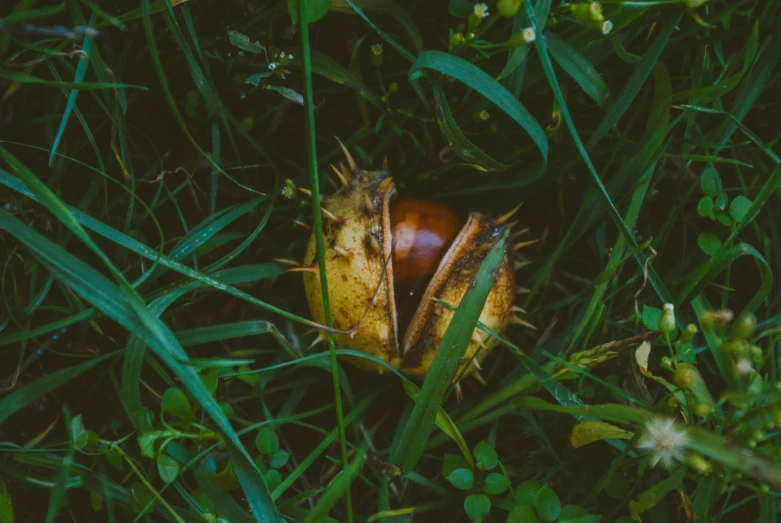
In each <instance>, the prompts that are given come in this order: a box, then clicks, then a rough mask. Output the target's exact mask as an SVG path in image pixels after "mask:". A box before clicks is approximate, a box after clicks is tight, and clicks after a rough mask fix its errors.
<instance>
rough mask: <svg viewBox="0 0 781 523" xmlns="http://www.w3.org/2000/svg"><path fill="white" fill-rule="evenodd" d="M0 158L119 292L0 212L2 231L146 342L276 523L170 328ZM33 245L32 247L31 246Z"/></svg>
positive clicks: (258, 514) (259, 480)
mask: <svg viewBox="0 0 781 523" xmlns="http://www.w3.org/2000/svg"><path fill="white" fill-rule="evenodd" d="M0 156H2V157H3V158H4V159H5V160H6V161H7V162H8V164H9V165H11V166H12V168H13V169H14V170H16V172H17V173H18V174H19V175H20V176H21V177H22V179H23V180H24V182H25V183H26V184H27V185H28V187H30V189H31V190H32V192H33V193H35V195H36V196H37V197H38V198H39V199H40V201H41V203H43V204H44V205H45V206H46V208H47V209H49V211H50V212H52V214H54V215H55V216H56V217H57V218H58V219H59V220H60V221H61V222H62V223H63V225H65V226H66V227H67V228H68V229H69V230H70V231H71V232H73V234H74V235H75V236H76V237H77V238H79V239H80V240H81V241H82V242H83V243H84V244H85V245H86V246H88V247H89V248H90V250H92V251H93V252H94V253H95V254H96V255H97V256H98V258H99V259H100V260H101V261H102V262H103V263H104V264H105V265H106V267H107V268H108V269H109V271H110V272H111V274H112V275H113V276H114V278H116V280H117V282H118V283H119V287H117V286H115V285H113V284H112V283H111V282H110V281H109V280H108V279H107V278H106V277H105V276H102V275H101V274H100V273H98V272H97V271H95V270H94V269H92V268H91V267H89V266H88V265H86V264H85V263H84V262H82V261H81V260H78V259H77V258H75V257H73V256H72V255H70V254H69V253H68V252H66V251H64V250H63V249H62V248H60V247H59V246H57V245H55V244H53V243H51V242H50V241H49V240H46V239H45V238H43V237H42V236H40V235H39V234H38V233H36V232H34V231H32V230H29V229H27V228H26V227H24V226H23V225H22V227H24V229H23V230H20V229H19V225H20V224H21V222H19V221H18V220H17V219H16V218H14V217H13V216H11V215H10V214H8V213H6V212H5V211H3V212H2V213H0V226H3V227H6V228H9V227H13V229H15V231H11V230H10V229H9V232H12V234H14V236H16V237H17V238H18V239H19V240H21V241H23V242H26V244H27V245H28V247H30V248H31V249H32V250H33V252H35V253H36V254H37V255H38V256H40V257H42V258H43V257H44V254H43V252H47V253H48V254H49V257H48V258H46V259H43V260H42V261H43V262H44V264H45V265H46V266H47V268H48V269H49V271H50V272H52V273H53V274H54V275H55V277H59V278H60V279H61V280H63V281H64V282H67V283H66V284H67V285H68V286H69V287H71V288H72V289H73V290H74V291H75V292H76V293H77V294H79V295H80V296H82V297H83V298H84V299H86V300H87V301H89V302H91V303H92V304H93V305H95V306H96V307H97V308H99V309H100V310H101V311H103V313H104V314H106V315H107V316H109V317H111V318H112V319H114V320H115V321H117V322H118V323H120V325H122V326H123V327H125V328H126V329H127V330H129V331H130V332H133V333H135V334H137V335H138V336H139V337H141V338H143V339H144V341H145V342H146V343H147V345H149V346H150V347H151V348H152V349H153V350H154V352H155V353H156V354H157V355H158V357H159V358H160V359H161V360H163V362H164V363H165V364H166V365H167V366H168V368H170V369H171V370H172V371H173V372H174V373H175V374H176V375H177V376H178V377H179V379H180V380H181V381H182V384H183V385H184V386H185V387H187V389H188V390H189V391H190V393H191V394H192V396H193V398H195V400H196V401H198V402H199V403H200V404H201V406H202V407H203V409H204V411H205V412H206V413H207V414H208V415H209V416H210V417H211V418H212V419H213V420H214V422H215V423H216V425H217V427H218V428H219V430H220V431H221V432H222V434H223V436H224V437H225V442H226V446H227V448H228V452H229V454H230V456H231V459H232V460H234V465H235V466H236V468H237V470H239V468H240V469H241V470H242V471H243V474H242V475H241V476H239V480H240V482H241V484H242V488H243V489H244V491H245V494H246V496H247V499H248V501H249V502H250V506H251V507H252V508H253V512H254V514H255V518H256V519H257V521H259V522H261V521H263V522H265V521H269V522H271V521H273V522H274V523H276V519H277V518H278V517H279V516H278V515H277V511H276V508H275V507H274V503H273V502H272V501H271V496H270V495H269V492H268V489H267V488H266V485H265V482H264V480H263V477H262V476H261V474H260V471H259V470H258V469H257V467H256V466H255V465H254V462H253V461H252V459H251V458H250V456H249V454H248V453H247V451H246V450H245V449H244V447H243V445H242V444H241V441H240V440H239V437H238V435H237V434H236V432H235V431H234V429H233V427H232V426H231V424H230V421H229V420H228V418H227V416H226V415H225V413H224V412H223V411H222V409H221V408H220V406H219V405H218V404H217V402H216V401H215V399H214V398H213V397H212V395H211V393H210V392H209V391H208V390H207V388H206V387H205V385H204V384H203V382H202V381H201V378H200V376H199V375H198V373H197V372H196V371H195V370H194V369H192V368H190V367H187V366H186V365H183V364H182V363H180V361H186V360H187V358H188V357H187V353H186V352H185V351H184V349H182V347H181V345H179V342H178V341H177V340H176V337H175V336H174V335H173V333H172V332H171V331H170V329H169V328H168V327H167V326H166V325H165V324H163V323H162V322H161V321H160V320H159V319H158V318H157V317H155V316H153V315H152V314H151V312H150V311H149V309H148V308H147V306H146V304H145V303H144V301H143V300H142V299H141V297H140V296H139V295H138V294H137V293H136V291H135V290H134V289H133V288H132V287H131V286H130V283H129V282H128V281H127V279H126V278H125V277H124V275H123V274H122V272H120V271H119V270H118V269H117V268H116V267H115V266H114V265H113V264H112V263H111V261H110V260H109V259H108V257H107V256H106V255H105V253H103V251H102V250H101V249H100V248H99V247H98V246H97V245H96V244H95V243H94V242H93V241H92V239H91V238H90V237H89V235H88V234H87V233H86V231H85V230H84V229H83V228H82V227H81V225H80V224H79V223H78V221H77V220H76V219H75V218H74V216H73V214H71V213H70V212H69V211H68V209H67V207H66V206H65V205H64V204H63V202H62V201H60V200H59V199H58V198H57V197H56V196H55V195H54V194H53V193H52V192H51V190H50V189H49V188H48V187H47V186H46V185H45V184H44V183H43V182H41V181H40V180H39V179H38V178H36V177H35V175H33V174H32V173H31V172H30V171H29V170H27V168H26V167H25V166H24V165H22V164H21V163H20V162H19V161H18V160H16V158H14V157H13V156H11V155H10V154H9V153H8V151H6V150H5V149H4V148H0ZM32 244H35V246H33V245H32ZM65 260H69V261H70V268H71V272H67V271H66V270H65V269H64V262H65ZM109 296H111V299H108V297H109Z"/></svg>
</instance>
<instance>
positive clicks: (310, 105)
mask: <svg viewBox="0 0 781 523" xmlns="http://www.w3.org/2000/svg"><path fill="white" fill-rule="evenodd" d="M299 19H300V24H299V26H300V29H301V59H302V62H303V72H304V115H305V117H306V145H307V148H306V152H307V159H308V163H309V180H310V190H311V191H312V215H313V218H314V223H313V225H312V227H313V228H312V230H313V232H314V235H315V243H316V245H317V265H318V267H319V271H320V287H321V289H322V294H323V310H324V311H325V325H326V327H328V328H329V329H330V328H331V326H332V324H333V319H332V317H331V303H330V300H329V296H328V274H327V273H326V264H325V243H324V241H323V217H322V214H321V213H320V176H319V173H318V168H317V144H316V141H317V135H316V133H315V106H314V93H313V90H312V57H311V49H310V48H309V20H307V14H306V9H305V3H304V2H299ZM327 339H328V353H329V359H330V363H331V378H332V380H331V381H332V385H333V394H334V403H335V406H336V425H337V427H339V450H340V453H341V462H342V472H343V474H345V475H348V472H347V469H348V462H347V436H346V435H345V430H344V412H343V410H342V391H341V387H339V363H338V362H337V361H336V345H335V343H334V337H333V334H332V333H331V332H328V333H327ZM351 481H352V478H350V479H349V481H348V482H347V483H346V484H344V489H343V492H340V493H339V495H340V496H341V494H342V493H344V495H345V504H346V505H347V521H348V522H349V523H351V522H352V520H353V511H352V497H351V495H350V482H351ZM321 502H322V500H321ZM335 502H336V500H334V503H335ZM318 505H320V503H318ZM328 509H330V506H329V507H328V508H327V509H326V510H325V512H322V515H323V516H324V515H326V513H327V512H328ZM307 520H309V518H307Z"/></svg>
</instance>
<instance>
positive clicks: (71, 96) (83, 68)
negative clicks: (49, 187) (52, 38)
mask: <svg viewBox="0 0 781 523" xmlns="http://www.w3.org/2000/svg"><path fill="white" fill-rule="evenodd" d="M94 25H95V13H92V16H91V17H90V21H89V26H90V27H92V26H94ZM92 41H93V36H92V33H89V34H87V36H86V37H85V38H84V43H83V44H82V46H81V49H82V51H84V53H85V54H86V56H84V57H82V58H80V59H79V64H78V65H77V66H76V75H75V76H74V77H73V83H74V84H76V85H78V84H80V83H82V81H83V80H84V76H85V75H86V74H87V68H89V62H90V61H89V53H90V50H91V48H92ZM78 96H79V90H78V89H71V92H70V93H68V101H67V103H66V104H65V109H64V110H63V112H62V119H61V120H60V126H59V127H58V128H57V134H55V135H54V142H53V143H52V150H51V153H49V167H51V166H52V165H54V160H55V158H56V157H57V149H58V148H59V146H60V141H61V140H62V136H63V134H65V127H67V125H68V120H69V119H70V115H71V112H73V107H74V106H75V105H76V97H78Z"/></svg>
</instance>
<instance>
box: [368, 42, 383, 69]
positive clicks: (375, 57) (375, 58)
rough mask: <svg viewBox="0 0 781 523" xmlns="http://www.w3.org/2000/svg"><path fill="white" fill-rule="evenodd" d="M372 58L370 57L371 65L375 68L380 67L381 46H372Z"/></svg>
mask: <svg viewBox="0 0 781 523" xmlns="http://www.w3.org/2000/svg"><path fill="white" fill-rule="evenodd" d="M371 51H372V56H371V63H372V65H373V66H375V67H379V66H381V65H382V62H383V57H382V44H374V45H373V46H372V47H371Z"/></svg>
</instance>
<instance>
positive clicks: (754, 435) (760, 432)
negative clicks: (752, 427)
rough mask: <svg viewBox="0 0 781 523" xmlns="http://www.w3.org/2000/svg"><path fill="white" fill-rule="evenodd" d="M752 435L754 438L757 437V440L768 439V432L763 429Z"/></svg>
mask: <svg viewBox="0 0 781 523" xmlns="http://www.w3.org/2000/svg"><path fill="white" fill-rule="evenodd" d="M751 437H752V439H755V440H757V441H765V440H766V439H767V434H765V433H764V432H763V431H761V430H757V431H755V432H754V434H753V435H752V436H751Z"/></svg>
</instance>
